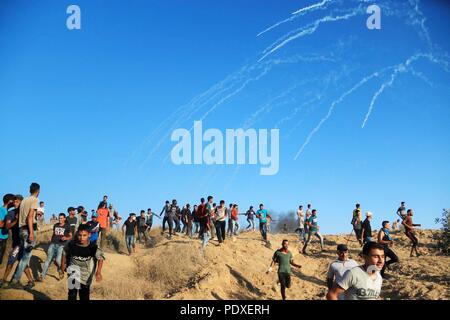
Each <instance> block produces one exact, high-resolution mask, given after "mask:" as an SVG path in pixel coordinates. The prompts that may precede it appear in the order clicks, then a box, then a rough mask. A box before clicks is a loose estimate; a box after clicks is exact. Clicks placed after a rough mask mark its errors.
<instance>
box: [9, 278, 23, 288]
mask: <svg viewBox="0 0 450 320" xmlns="http://www.w3.org/2000/svg"><path fill="white" fill-rule="evenodd" d="M8 289H19V290H20V289H23V285H22V284H20V283H19V282H17V281H14V280H12V281H11V282H10V283H9V285H8Z"/></svg>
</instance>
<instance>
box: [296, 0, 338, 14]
mask: <svg viewBox="0 0 450 320" xmlns="http://www.w3.org/2000/svg"><path fill="white" fill-rule="evenodd" d="M330 1H331V0H323V1H322V2H318V3H315V4H312V5H310V6H308V7H305V8H301V9H299V10H297V11H295V12H292V14H299V13H302V12H307V11H311V10H313V9H317V8H320V7H322V6H323V5H325V4H326V3H328V2H330Z"/></svg>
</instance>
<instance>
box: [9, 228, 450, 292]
mask: <svg viewBox="0 0 450 320" xmlns="http://www.w3.org/2000/svg"><path fill="white" fill-rule="evenodd" d="M437 232H438V231H432V230H425V231H419V232H418V236H419V237H420V241H421V250H422V252H423V253H425V255H424V256H421V257H419V258H416V257H414V258H409V249H410V248H409V241H408V239H407V238H406V237H405V236H404V235H403V234H394V239H395V240H396V246H395V247H394V250H395V252H396V253H397V254H398V255H399V257H400V259H401V261H400V263H399V264H398V265H396V266H393V267H392V270H391V271H390V272H389V273H390V275H391V276H392V277H391V278H390V279H389V280H385V281H384V283H383V290H382V291H383V292H382V296H383V298H385V299H449V298H450V289H449V288H450V276H449V274H448V271H449V266H450V257H448V256H443V255H441V254H439V252H438V251H437V250H436V245H435V243H434V241H433V238H434V236H435V235H436V233H437ZM151 236H152V238H151V241H150V243H149V244H148V245H146V246H144V245H138V252H137V253H136V254H135V255H133V256H128V255H126V254H125V251H126V248H125V245H124V241H123V239H122V237H121V236H120V234H118V233H112V234H111V235H110V236H109V238H108V248H107V249H106V253H105V255H106V261H105V264H104V270H103V281H102V282H100V283H96V282H94V284H93V286H92V294H91V297H92V299H108V300H115V299H126V300H128V299H132V300H140V299H181V300H182V299H193V300H204V299H224V300H229V299H264V300H267V299H268V300H270V299H280V292H279V291H280V289H279V286H278V285H277V276H276V273H275V272H273V273H271V274H266V273H265V271H266V270H267V267H268V265H269V264H270V261H271V257H272V255H273V252H274V250H275V249H277V248H278V247H279V246H280V243H281V241H282V240H283V239H285V238H286V239H288V240H290V250H291V251H292V252H293V254H294V260H295V261H296V262H297V263H299V264H301V265H302V266H303V267H302V269H301V271H298V270H294V271H293V272H294V274H293V277H292V279H293V283H292V288H291V289H290V290H288V299H291V300H294V299H295V300H297V299H302V300H305V299H306V300H311V299H325V295H326V292H327V290H326V284H325V277H326V270H327V268H328V265H329V263H330V262H331V261H333V260H334V259H335V249H336V245H337V244H338V243H346V242H347V241H346V237H347V236H346V235H325V236H324V237H325V252H323V253H320V252H319V244H318V242H317V241H316V240H313V242H312V245H311V246H310V248H309V252H310V254H309V255H307V256H304V255H302V254H300V253H298V248H299V246H300V243H299V241H298V237H297V236H296V235H295V234H272V235H270V236H269V239H270V241H271V243H272V248H268V247H266V246H265V245H264V243H263V242H262V241H261V236H260V234H259V233H258V232H246V233H242V234H241V235H239V236H238V237H237V239H236V241H235V242H232V241H230V239H227V240H226V242H225V244H224V245H222V246H218V243H217V241H215V240H213V241H210V243H209V245H208V247H207V248H206V249H205V251H202V250H201V249H200V246H201V244H200V241H199V240H192V239H189V238H188V237H185V236H181V235H180V236H176V237H174V238H173V239H172V240H167V239H166V238H165V237H163V236H161V235H160V234H159V229H156V230H152V233H151ZM46 239H47V240H48V234H44V235H43V236H42V237H41V244H40V245H39V246H38V249H36V250H35V251H34V255H33V258H32V260H31V266H32V269H33V273H35V274H36V271H37V270H41V264H42V263H43V262H44V261H45V258H46V254H45V250H46V248H47V245H46V243H45V240H46ZM353 240H354V239H353V238H351V241H350V242H349V243H348V244H349V248H350V252H351V255H352V257H353V258H354V259H356V260H359V258H358V253H359V252H360V247H359V245H358V244H357V243H356V242H355V241H353ZM3 270H4V266H2V268H1V269H0V272H1V274H2V275H3ZM56 276H57V272H56V267H55V266H54V265H52V266H51V268H50V270H49V273H48V275H47V278H46V279H45V282H44V283H37V284H36V286H35V288H33V290H30V291H25V290H12V289H0V300H1V299H66V298H67V284H66V281H58V280H57V278H56ZM22 281H23V283H25V277H24V278H23V279H22Z"/></svg>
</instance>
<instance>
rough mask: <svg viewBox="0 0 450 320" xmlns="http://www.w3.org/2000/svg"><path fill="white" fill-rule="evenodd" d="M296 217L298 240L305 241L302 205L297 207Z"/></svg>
mask: <svg viewBox="0 0 450 320" xmlns="http://www.w3.org/2000/svg"><path fill="white" fill-rule="evenodd" d="M297 219H298V232H299V237H300V241H302V242H303V243H304V242H306V234H305V213H304V212H303V206H299V207H298V210H297Z"/></svg>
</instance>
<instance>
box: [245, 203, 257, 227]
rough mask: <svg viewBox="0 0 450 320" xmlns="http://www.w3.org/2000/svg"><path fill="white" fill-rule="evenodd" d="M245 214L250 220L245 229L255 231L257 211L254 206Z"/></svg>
mask: <svg viewBox="0 0 450 320" xmlns="http://www.w3.org/2000/svg"><path fill="white" fill-rule="evenodd" d="M245 216H246V217H247V222H248V226H247V228H246V229H245V230H250V229H251V230H252V231H255V221H254V216H255V211H254V210H253V206H250V208H249V209H248V210H247V212H246V213H245Z"/></svg>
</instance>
